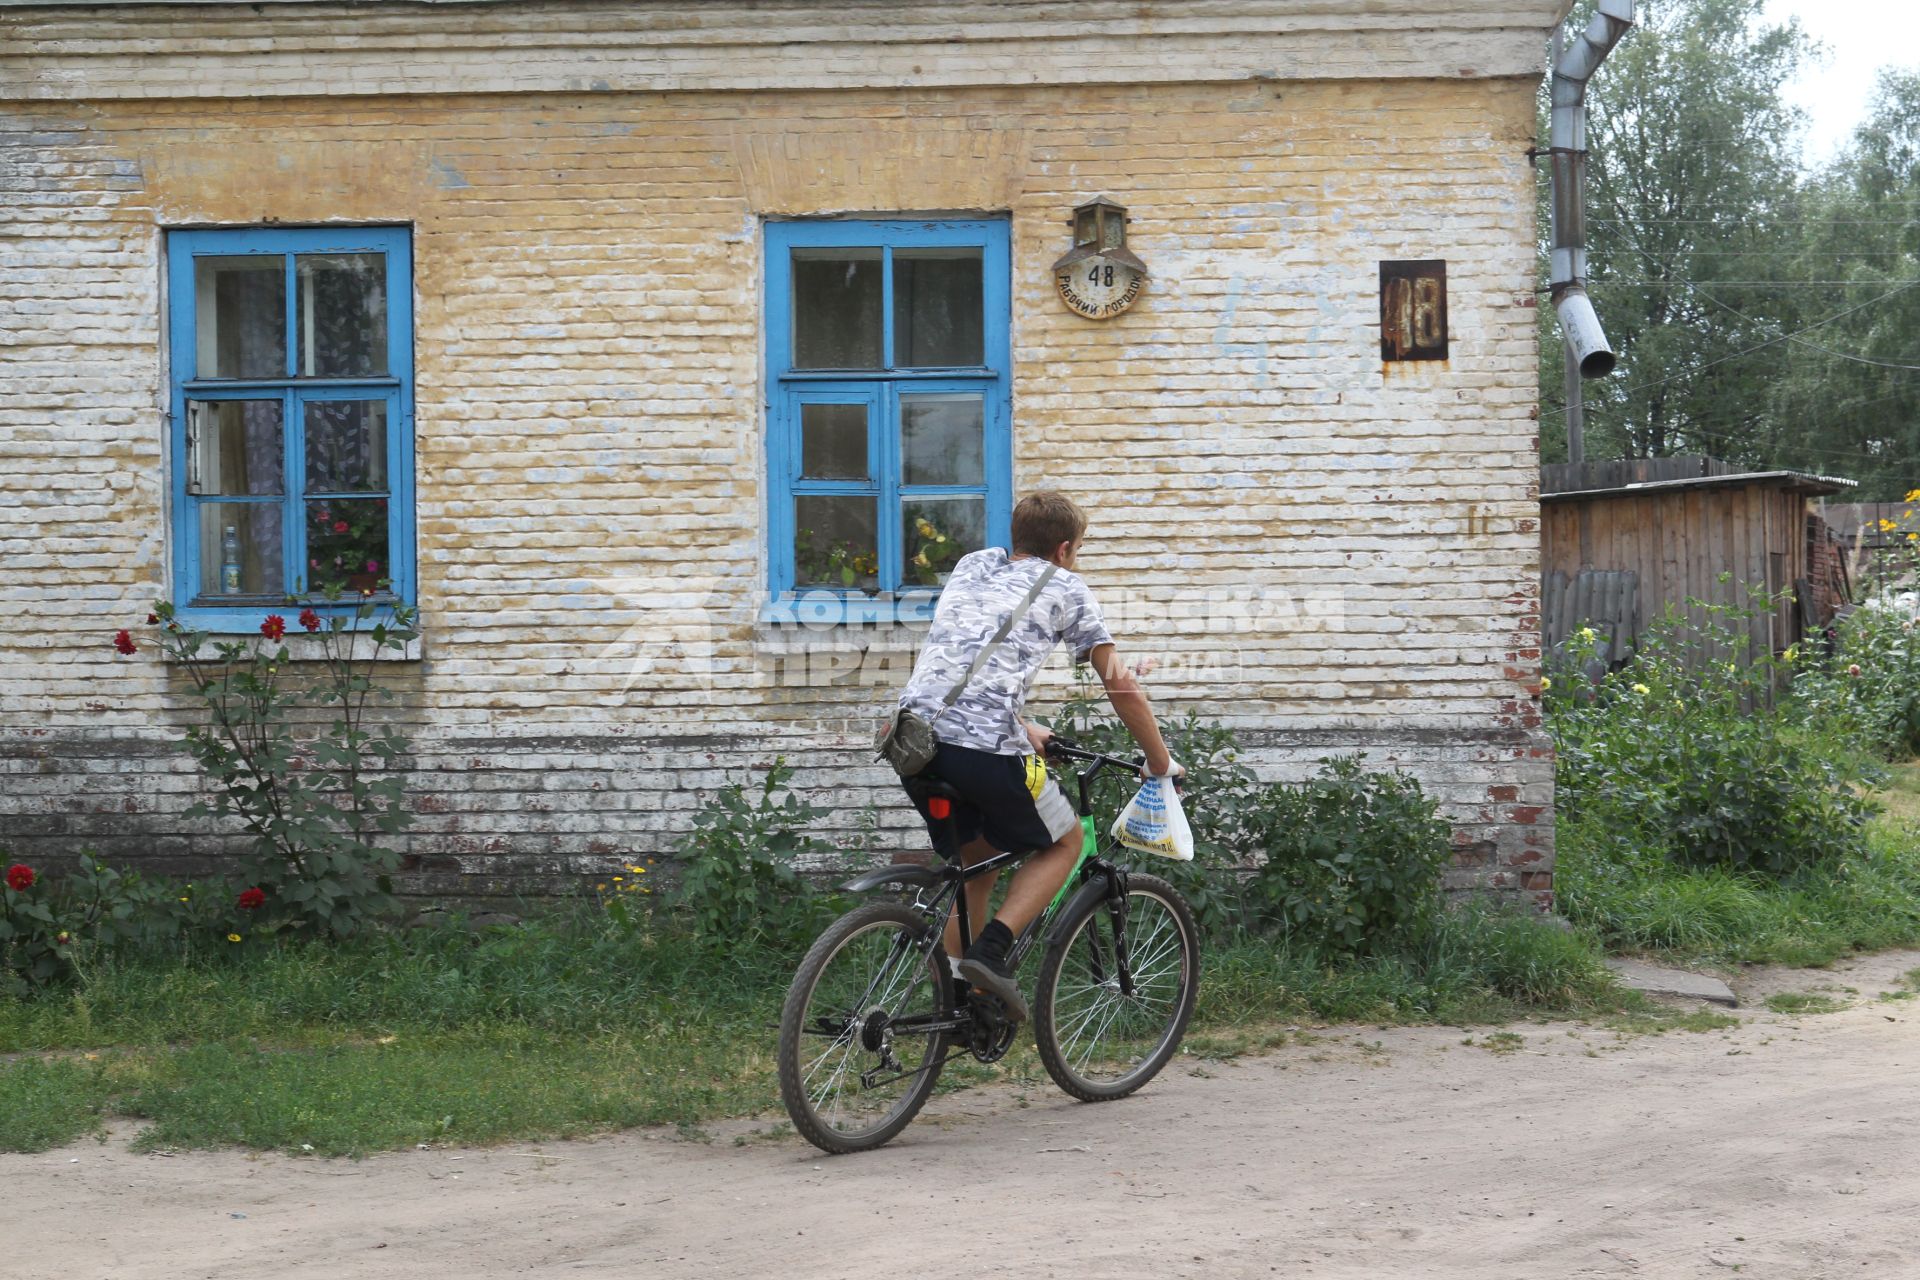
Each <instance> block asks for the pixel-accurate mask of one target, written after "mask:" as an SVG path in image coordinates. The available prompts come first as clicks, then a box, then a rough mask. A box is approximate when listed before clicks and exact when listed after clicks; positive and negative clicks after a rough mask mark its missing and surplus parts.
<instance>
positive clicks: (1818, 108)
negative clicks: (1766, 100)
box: [1767, 0, 1920, 164]
mask: <svg viewBox="0 0 1920 1280" xmlns="http://www.w3.org/2000/svg"><path fill="white" fill-rule="evenodd" d="M1767 17H1768V18H1769V19H1771V20H1773V21H1776V22H1777V21H1780V20H1782V19H1785V18H1789V17H1793V18H1798V19H1800V25H1801V27H1802V28H1803V29H1805V31H1806V32H1807V34H1808V35H1810V36H1812V37H1813V38H1814V39H1815V40H1817V41H1819V42H1820V43H1821V44H1823V45H1825V46H1826V53H1825V56H1824V57H1823V58H1821V59H1819V60H1818V61H1816V62H1815V63H1814V64H1813V65H1811V66H1808V67H1807V68H1805V69H1804V70H1803V71H1802V72H1801V73H1800V75H1799V77H1798V78H1797V79H1795V80H1794V81H1793V82H1792V83H1791V84H1789V85H1788V86H1787V91H1786V97H1787V100H1788V101H1789V102H1791V103H1792V104H1793V105H1795V106H1797V107H1799V108H1800V109H1801V110H1802V111H1805V112H1806V113H1807V118H1808V123H1807V135H1806V140H1805V146H1804V152H1805V157H1806V160H1807V163H1809V164H1822V163H1824V162H1826V161H1827V160H1830V159H1832V158H1833V154H1834V152H1836V151H1837V150H1839V148H1840V147H1841V146H1843V145H1844V144H1845V143H1846V141H1847V140H1848V138H1849V136H1850V135H1851V134H1852V132H1853V127H1854V126H1855V125H1856V124H1859V123H1860V122H1861V121H1862V120H1864V119H1865V118H1866V115H1867V107H1868V102H1869V100H1870V99H1871V97H1872V96H1873V82H1874V77H1875V75H1876V74H1877V73H1878V72H1879V70H1880V68H1881V67H1883V66H1886V65H1888V64H1890V63H1896V64H1901V65H1905V66H1909V67H1920V4H1916V3H1915V0H1769V3H1768V5H1767Z"/></svg>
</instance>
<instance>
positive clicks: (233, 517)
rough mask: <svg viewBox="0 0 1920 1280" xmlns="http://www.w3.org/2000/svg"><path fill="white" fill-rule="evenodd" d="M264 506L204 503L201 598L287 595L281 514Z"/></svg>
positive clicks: (249, 503) (202, 504) (201, 507)
mask: <svg viewBox="0 0 1920 1280" xmlns="http://www.w3.org/2000/svg"><path fill="white" fill-rule="evenodd" d="M282 509H283V508H281V507H280V506H279V505H278V504H269V503H264V502H202V503H201V504H200V594H201V595H202V596H203V597H215V596H269V597H272V598H274V599H276V600H277V599H278V598H279V597H281V596H284V595H285V594H286V593H287V588H286V584H285V583H284V582H282V581H281V576H280V575H281V559H280V513H281V511H282Z"/></svg>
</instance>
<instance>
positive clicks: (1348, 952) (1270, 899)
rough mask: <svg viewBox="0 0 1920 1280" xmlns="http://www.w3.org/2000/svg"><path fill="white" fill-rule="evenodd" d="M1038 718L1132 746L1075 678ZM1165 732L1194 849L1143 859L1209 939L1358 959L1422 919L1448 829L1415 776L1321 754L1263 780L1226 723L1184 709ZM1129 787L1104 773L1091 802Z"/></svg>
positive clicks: (1427, 917)
mask: <svg viewBox="0 0 1920 1280" xmlns="http://www.w3.org/2000/svg"><path fill="white" fill-rule="evenodd" d="M1047 723H1048V727H1050V728H1053V729H1055V730H1057V731H1059V732H1061V733H1064V734H1066V735H1067V736H1068V737H1070V738H1072V739H1073V740H1074V741H1076V742H1078V743H1080V744H1081V745H1082V746H1085V747H1087V748H1089V749H1091V750H1095V751H1101V752H1105V753H1107V754H1109V755H1119V756H1126V755H1128V754H1129V753H1130V752H1131V751H1132V750H1133V740H1132V737H1131V736H1130V735H1129V734H1128V732H1127V729H1126V726H1124V725H1122V724H1121V723H1120V721H1119V719H1118V718H1117V717H1116V716H1114V715H1113V712H1112V710H1111V708H1110V707H1109V706H1108V704H1107V702H1106V699H1105V698H1104V697H1102V696H1100V695H1099V694H1098V693H1096V692H1095V690H1094V687H1093V685H1092V684H1091V682H1090V680H1089V679H1088V677H1087V676H1086V675H1085V674H1084V673H1082V675H1081V677H1080V682H1079V684H1078V686H1077V687H1076V689H1075V693H1074V696H1073V697H1072V698H1070V699H1069V700H1068V701H1067V702H1066V704H1065V705H1064V706H1063V707H1062V708H1061V712H1060V714H1059V715H1058V716H1056V717H1054V718H1053V719H1052V720H1051V721H1049V722H1047ZM1164 732H1165V735H1166V738H1167V741H1168V743H1169V746H1170V749H1171V750H1172V751H1173V754H1174V758H1175V759H1177V760H1179V761H1180V763H1181V764H1182V765H1183V766H1185V768H1186V770H1187V776H1186V782H1185V790H1186V792H1187V794H1188V795H1189V796H1190V797H1191V798H1190V800H1189V801H1188V803H1187V805H1186V811H1187V818H1188V821H1189V822H1190V823H1191V824H1192V826H1193V836H1194V858H1193V861H1191V862H1172V861H1169V860H1167V859H1164V858H1155V857H1150V856H1147V857H1146V858H1145V862H1146V864H1147V865H1149V869H1150V870H1152V871H1153V873H1154V874H1155V875H1158V876H1162V877H1164V878H1165V879H1167V880H1169V881H1171V882H1172V884H1173V885H1174V887H1175V888H1177V889H1179V890H1180V891H1181V893H1182V894H1184V895H1185V896H1186V898H1187V900H1188V901H1189V902H1190V903H1191V904H1192V905H1193V908H1194V916H1195V919H1196V920H1197V921H1198V923H1199V924H1200V927H1201V928H1202V930H1204V931H1205V932H1206V933H1207V934H1208V935H1209V936H1210V937H1212V938H1215V939H1224V938H1228V937H1231V936H1232V935H1233V934H1234V933H1235V932H1236V931H1237V930H1241V929H1250V930H1254V931H1257V932H1261V933H1264V934H1267V935H1269V936H1274V937H1279V938H1284V939H1286V940H1288V941H1289V943H1290V944H1292V945H1294V946H1296V947H1298V948H1299V949H1300V950H1301V951H1302V952H1312V953H1315V954H1319V955H1322V956H1326V957H1339V956H1357V955H1372V954H1379V953H1381V952H1383V951H1391V950H1393V949H1395V948H1397V947H1403V946H1405V945H1407V944H1409V943H1410V942H1412V941H1414V940H1416V939H1417V938H1418V937H1419V936H1420V935H1421V934H1422V932H1423V931H1424V930H1425V929H1426V928H1427V927H1428V926H1429V925H1430V924H1431V922H1432V919H1433V913H1434V912H1435V910H1436V909H1437V908H1438V904H1439V884H1440V873H1441V872H1442V871H1443V870H1444V869H1445V867H1446V865H1447V860H1448V857H1449V852H1450V846H1449V842H1448V841H1449V830H1448V827H1447V824H1446V823H1445V822H1443V821H1441V820H1440V819H1439V818H1438V817H1436V816H1435V811H1434V806H1433V804H1432V802H1431V801H1430V800H1428V799H1427V798H1426V797H1425V796H1424V795H1423V794H1422V793H1421V791H1420V785H1419V783H1418V782H1417V781H1415V780H1414V779H1413V778H1412V777H1411V776H1409V775H1407V774H1404V773H1369V772H1366V771H1365V769H1364V768H1363V767H1362V764H1361V762H1360V760H1359V758H1358V757H1350V758H1342V759H1338V760H1326V761H1322V762H1321V765H1322V767H1321V771H1320V774H1319V776H1317V777H1316V778H1313V779H1311V780H1309V781H1307V782H1305V783H1302V784H1298V785H1295V784H1289V783H1263V782H1261V781H1260V780H1259V779H1258V778H1256V777H1255V776H1254V774H1253V771H1252V770H1250V769H1248V768H1247V767H1246V765H1244V764H1243V763H1241V760H1240V751H1239V747H1238V745H1237V743H1236V742H1235V740H1234V736H1233V734H1232V732H1231V731H1230V730H1228V729H1225V728H1223V727H1221V726H1220V725H1218V724H1214V723H1210V722H1207V721H1203V720H1201V719H1200V718H1199V717H1198V716H1197V715H1195V714H1194V713H1192V712H1188V713H1187V715H1186V717H1185V718H1184V719H1182V720H1179V721H1176V722H1172V723H1169V724H1167V725H1166V726H1165V727H1164ZM1130 786H1131V781H1130V780H1129V779H1127V778H1124V777H1122V776H1120V775H1117V774H1115V775H1109V776H1108V777H1107V779H1106V790H1105V791H1104V792H1103V793H1102V794H1101V796H1100V800H1099V806H1100V807H1099V811H1100V812H1102V813H1114V812H1118V810H1119V806H1120V805H1121V804H1123V803H1124V802H1125V800H1126V795H1127V791H1128V788H1129V787H1130ZM1256 868H1257V869H1256Z"/></svg>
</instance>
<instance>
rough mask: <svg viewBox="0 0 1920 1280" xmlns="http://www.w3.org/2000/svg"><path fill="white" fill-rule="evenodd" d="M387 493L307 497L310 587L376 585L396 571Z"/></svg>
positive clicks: (362, 588)
mask: <svg viewBox="0 0 1920 1280" xmlns="http://www.w3.org/2000/svg"><path fill="white" fill-rule="evenodd" d="M387 526H388V521H387V500H386V499H385V498H309V499H308V500H307V589H308V590H310V591H324V590H326V589H327V588H328V587H339V588H341V589H342V590H346V591H372V590H374V589H375V588H376V587H377V586H378V585H379V584H380V583H381V582H382V581H384V580H385V579H387V578H389V577H391V576H392V574H393V566H392V564H391V561H392V559H393V557H392V555H391V554H390V552H389V550H388V538H387Z"/></svg>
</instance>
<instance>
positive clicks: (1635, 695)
mask: <svg viewBox="0 0 1920 1280" xmlns="http://www.w3.org/2000/svg"><path fill="white" fill-rule="evenodd" d="M1764 603H1765V602H1764V601H1763V602H1762V604H1763V606H1764ZM1693 613H1694V615H1695V616H1694V617H1693V618H1692V619H1689V618H1688V617H1687V616H1685V615H1682V614H1680V613H1678V612H1674V611H1670V612H1669V613H1668V615H1667V616H1666V617H1665V618H1664V619H1662V620H1661V621H1660V622H1659V623H1656V624H1655V625H1654V626H1653V627H1652V628H1650V629H1649V630H1648V632H1647V634H1646V635H1645V636H1644V637H1643V638H1642V641H1641V645H1640V650H1639V652H1638V654H1637V656H1636V657H1635V658H1634V659H1633V660H1632V661H1631V662H1630V663H1628V664H1627V665H1626V666H1625V667H1623V668H1622V669H1620V670H1618V671H1613V672H1610V673H1608V674H1606V675H1605V676H1603V677H1601V678H1600V679H1598V680H1589V679H1588V678H1587V677H1586V676H1585V675H1583V674H1582V672H1584V671H1593V670H1604V669H1605V667H1604V663H1603V662H1601V661H1599V642H1598V640H1597V639H1596V637H1594V635H1593V633H1592V632H1591V631H1582V632H1581V633H1580V635H1579V636H1577V637H1575V641H1574V644H1573V645H1572V649H1573V652H1572V653H1571V654H1570V655H1569V658H1568V661H1567V663H1566V664H1565V665H1563V666H1562V667H1561V668H1560V669H1559V670H1558V671H1557V672H1556V673H1555V674H1554V675H1553V676H1551V677H1550V678H1549V682H1548V688H1547V691H1546V694H1545V701H1546V706H1547V713H1548V714H1547V723H1548V727H1549V730H1550V731H1551V733H1552V735H1553V739H1554V746H1555V748H1556V751H1557V756H1558V766H1557V773H1556V778H1557V783H1558V786H1557V806H1556V807H1557V811H1558V816H1559V818H1560V820H1561V821H1563V822H1582V821H1586V822H1590V823H1591V824H1592V825H1593V826H1594V827H1595V829H1597V830H1599V831H1603V832H1605V833H1606V834H1605V836H1604V837H1603V838H1604V839H1606V840H1608V841H1610V842H1612V843H1613V844H1615V845H1616V846H1617V847H1618V848H1619V849H1621V850H1624V851H1630V852H1629V853H1627V854H1625V855H1623V856H1631V857H1635V858H1639V859H1642V860H1651V861H1653V862H1670V863H1673V864H1676V865H1682V866H1696V867H1726V868H1729V869H1732V870H1736V871H1753V872H1757V873H1762V874H1766V875H1773V876H1780V875H1786V874H1789V873H1792V872H1794V871H1796V870H1799V869H1801V868H1804V867H1812V866H1822V865H1833V864H1835V863H1837V862H1839V861H1841V860H1843V859H1845V858H1848V857H1851V856H1856V855H1858V854H1859V853H1860V852H1862V850H1863V849H1864V847H1865V839H1866V822H1867V819H1868V818H1869V817H1870V816H1871V814H1872V805H1871V804H1870V803H1869V802H1868V801H1867V800H1866V799H1864V798H1863V797H1862V795H1861V794H1860V792H1859V791H1858V789H1857V788H1858V787H1859V786H1860V785H1862V784H1864V783H1866V782H1869V781H1871V780H1872V778H1871V775H1870V774H1868V773H1866V772H1864V771H1863V769H1862V767H1861V762H1860V761H1859V760H1858V758H1857V757H1854V756H1850V755H1848V754H1846V753H1844V752H1835V751H1833V750H1831V749H1829V748H1828V745H1827V744H1825V743H1823V742H1821V741H1820V740H1818V739H1816V738H1813V737H1810V736H1809V735H1808V734H1806V733H1805V732H1804V731H1803V729H1802V727H1801V720H1800V717H1799V716H1798V715H1797V714H1796V713H1795V712H1794V711H1792V710H1791V709H1790V708H1788V707H1787V706H1785V705H1783V704H1781V703H1780V702H1779V701H1778V699H1777V698H1776V695H1775V689H1776V688H1777V687H1779V686H1781V685H1782V684H1784V680H1785V672H1784V670H1782V667H1781V664H1779V663H1776V662H1775V661H1774V660H1773V659H1772V658H1771V657H1770V656H1769V655H1765V654H1759V655H1754V654H1749V653H1748V652H1747V648H1748V644H1749V640H1748V637H1749V634H1750V633H1749V631H1748V629H1747V627H1746V626H1745V624H1744V619H1745V617H1746V616H1747V615H1746V614H1745V613H1744V612H1742V611H1739V610H1731V609H1726V608H1723V607H1719V606H1712V607H1710V606H1704V605H1699V604H1698V603H1697V602H1696V603H1695V604H1694V606H1693Z"/></svg>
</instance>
